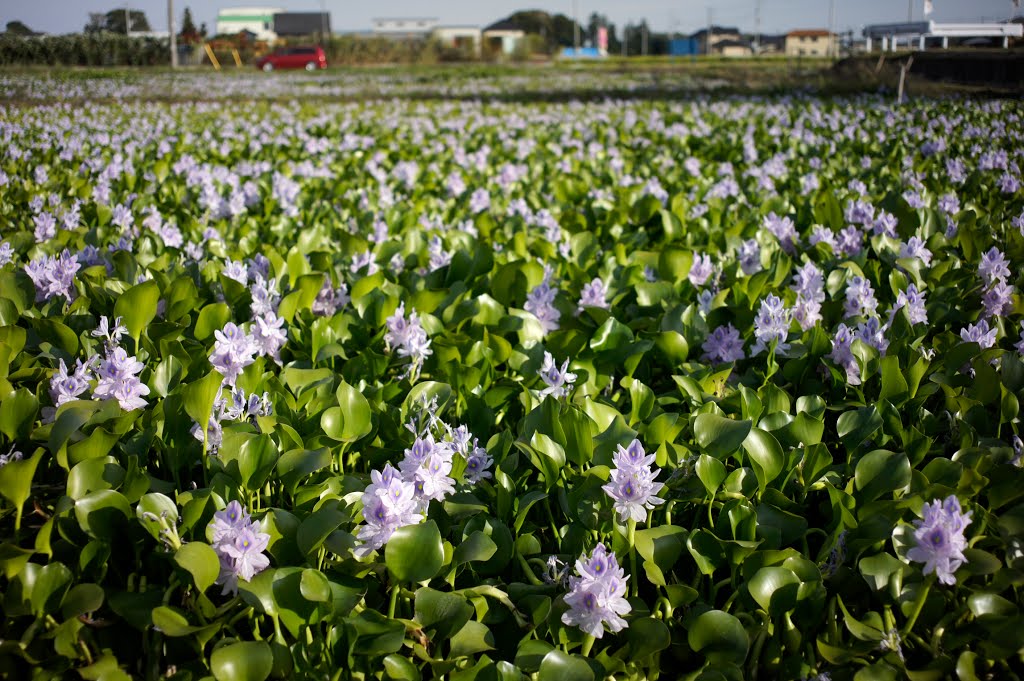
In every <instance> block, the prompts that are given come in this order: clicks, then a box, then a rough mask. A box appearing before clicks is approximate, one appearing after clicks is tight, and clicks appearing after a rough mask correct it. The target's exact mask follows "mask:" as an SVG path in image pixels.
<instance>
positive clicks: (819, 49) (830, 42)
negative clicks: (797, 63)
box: [786, 29, 836, 57]
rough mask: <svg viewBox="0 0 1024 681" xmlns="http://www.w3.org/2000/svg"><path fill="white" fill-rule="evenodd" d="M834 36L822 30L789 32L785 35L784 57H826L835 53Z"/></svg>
mask: <svg viewBox="0 0 1024 681" xmlns="http://www.w3.org/2000/svg"><path fill="white" fill-rule="evenodd" d="M835 48H836V35H835V34H834V33H832V32H830V31H826V30H823V29H809V30H803V31H790V32H789V33H787V34H786V56H788V57H828V56H831V55H833V54H835V53H836V49H835Z"/></svg>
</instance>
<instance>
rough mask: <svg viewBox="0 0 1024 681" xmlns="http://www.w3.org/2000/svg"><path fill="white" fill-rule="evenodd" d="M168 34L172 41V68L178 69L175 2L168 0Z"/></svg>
mask: <svg viewBox="0 0 1024 681" xmlns="http://www.w3.org/2000/svg"><path fill="white" fill-rule="evenodd" d="M167 33H168V34H169V37H170V39H171V68H172V69H176V68H178V36H177V35H176V33H177V32H176V31H175V30H174V0H167Z"/></svg>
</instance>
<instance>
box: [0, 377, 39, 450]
mask: <svg viewBox="0 0 1024 681" xmlns="http://www.w3.org/2000/svg"><path fill="white" fill-rule="evenodd" d="M38 412H39V400H38V399H36V396H35V395H34V394H33V393H32V392H31V391H30V390H29V389H28V388H18V389H17V390H15V391H14V392H12V393H9V394H8V395H7V396H6V397H4V398H3V399H2V400H0V433H3V434H4V435H6V436H7V437H8V439H10V440H11V441H12V442H14V441H17V440H26V439H28V435H29V432H30V431H31V430H32V423H33V422H34V421H35V419H36V414H37V413H38Z"/></svg>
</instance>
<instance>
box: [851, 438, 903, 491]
mask: <svg viewBox="0 0 1024 681" xmlns="http://www.w3.org/2000/svg"><path fill="white" fill-rule="evenodd" d="M910 477H911V467H910V459H908V458H907V455H906V454H905V453H903V452H890V451H888V450H885V449H876V450H875V451H873V452H869V453H867V454H865V455H864V456H863V457H862V458H861V460H860V461H858V462H857V466H856V468H855V469H854V473H853V478H854V482H855V484H856V486H857V489H858V490H859V491H860V494H859V495H858V496H859V497H860V499H861V500H862V501H874V500H875V499H878V498H879V497H881V496H882V495H883V494H889V493H891V492H894V491H896V490H899V489H903V488H904V487H906V486H907V485H909V484H910Z"/></svg>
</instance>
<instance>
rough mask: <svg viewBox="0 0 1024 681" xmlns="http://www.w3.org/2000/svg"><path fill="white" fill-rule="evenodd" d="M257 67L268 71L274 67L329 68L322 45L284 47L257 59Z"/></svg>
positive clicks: (312, 69) (313, 69) (314, 69)
mask: <svg viewBox="0 0 1024 681" xmlns="http://www.w3.org/2000/svg"><path fill="white" fill-rule="evenodd" d="M256 68H258V69H262V70H263V71H267V72H270V71H273V70H274V69H306V70H307V71H316V70H317V69H326V68H327V55H326V54H324V50H323V48H322V47H282V48H279V49H277V50H274V51H273V52H271V53H270V54H266V55H263V56H262V57H260V58H259V59H257V60H256Z"/></svg>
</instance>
